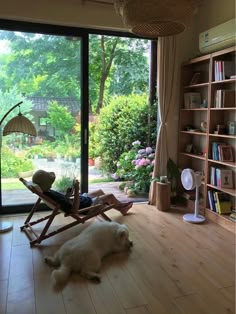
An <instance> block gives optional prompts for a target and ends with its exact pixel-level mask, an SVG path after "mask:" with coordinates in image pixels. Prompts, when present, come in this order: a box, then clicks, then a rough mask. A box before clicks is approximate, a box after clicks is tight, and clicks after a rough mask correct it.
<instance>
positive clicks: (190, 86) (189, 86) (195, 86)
mask: <svg viewBox="0 0 236 314" xmlns="http://www.w3.org/2000/svg"><path fill="white" fill-rule="evenodd" d="M208 86H209V83H208V82H207V83H200V84H193V85H186V86H184V88H185V89H188V88H198V87H208Z"/></svg>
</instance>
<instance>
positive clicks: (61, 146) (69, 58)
mask: <svg viewBox="0 0 236 314" xmlns="http://www.w3.org/2000/svg"><path fill="white" fill-rule="evenodd" d="M0 45H1V50H0V63H1V70H0V86H1V88H0V94H1V97H0V98H1V106H0V115H1V116H3V115H4V113H6V112H7V111H8V110H9V109H10V108H11V107H12V106H13V105H14V104H16V103H17V102H19V101H23V104H22V105H21V113H22V114H24V115H25V116H27V117H28V118H29V119H30V120H31V121H32V122H33V124H34V125H35V127H36V130H37V137H31V136H28V135H25V134H11V135H8V136H4V137H3V138H2V151H1V154H2V160H1V161H2V162H1V185H2V205H3V207H4V206H13V205H19V204H26V203H32V202H33V201H35V197H34V195H33V194H32V193H30V192H29V191H27V190H25V189H24V186H23V185H22V183H21V182H20V181H19V177H23V178H26V179H27V180H30V179H31V176H32V174H33V172H34V171H36V170H38V169H43V170H46V171H54V172H55V174H56V181H55V183H54V187H55V188H57V189H58V190H60V191H62V192H63V191H64V189H65V188H66V187H67V186H68V185H69V184H70V183H71V180H72V179H73V177H75V176H76V177H77V178H78V179H79V180H80V179H81V171H80V170H81V132H83V131H82V128H81V97H86V96H84V95H81V79H82V78H81V72H82V71H81V51H82V49H81V48H82V47H81V39H80V37H74V36H57V35H46V34H40V33H29V32H14V31H0ZM17 114H18V110H17V109H15V110H14V111H13V112H12V113H11V114H9V116H8V117H7V118H6V119H5V120H4V122H3V125H2V128H4V125H5V123H7V121H8V120H9V119H11V118H12V117H13V116H15V115H17Z"/></svg>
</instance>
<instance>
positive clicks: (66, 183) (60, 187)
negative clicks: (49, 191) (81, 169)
mask: <svg viewBox="0 0 236 314" xmlns="http://www.w3.org/2000/svg"><path fill="white" fill-rule="evenodd" d="M54 186H55V189H56V190H57V191H59V192H62V193H65V192H66V190H67V188H69V187H72V186H73V178H71V177H67V176H63V177H61V178H60V179H57V180H56V181H55V183H54Z"/></svg>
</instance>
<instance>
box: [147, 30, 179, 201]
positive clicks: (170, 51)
mask: <svg viewBox="0 0 236 314" xmlns="http://www.w3.org/2000/svg"><path fill="white" fill-rule="evenodd" d="M157 67H158V69H157V90H158V92H157V93H158V110H159V117H160V127H159V131H158V136H157V143H156V152H157V153H156V159H155V165H154V171H153V178H155V177H159V176H166V175H167V161H168V142H167V128H169V127H171V126H168V125H167V121H168V114H169V110H170V106H171V104H173V103H176V95H174V92H173V91H175V90H176V89H175V88H174V84H175V73H176V68H175V67H176V38H175V36H168V37H161V38H158V47H157ZM155 186H156V185H155V184H154V182H152V183H151V186H150V192H149V204H152V205H154V204H156V190H155Z"/></svg>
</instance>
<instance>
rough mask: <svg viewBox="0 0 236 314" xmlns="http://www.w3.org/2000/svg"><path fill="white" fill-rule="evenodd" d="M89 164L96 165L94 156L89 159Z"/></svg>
mask: <svg viewBox="0 0 236 314" xmlns="http://www.w3.org/2000/svg"><path fill="white" fill-rule="evenodd" d="M88 165H89V166H94V165H95V160H94V159H92V158H89V160H88Z"/></svg>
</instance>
